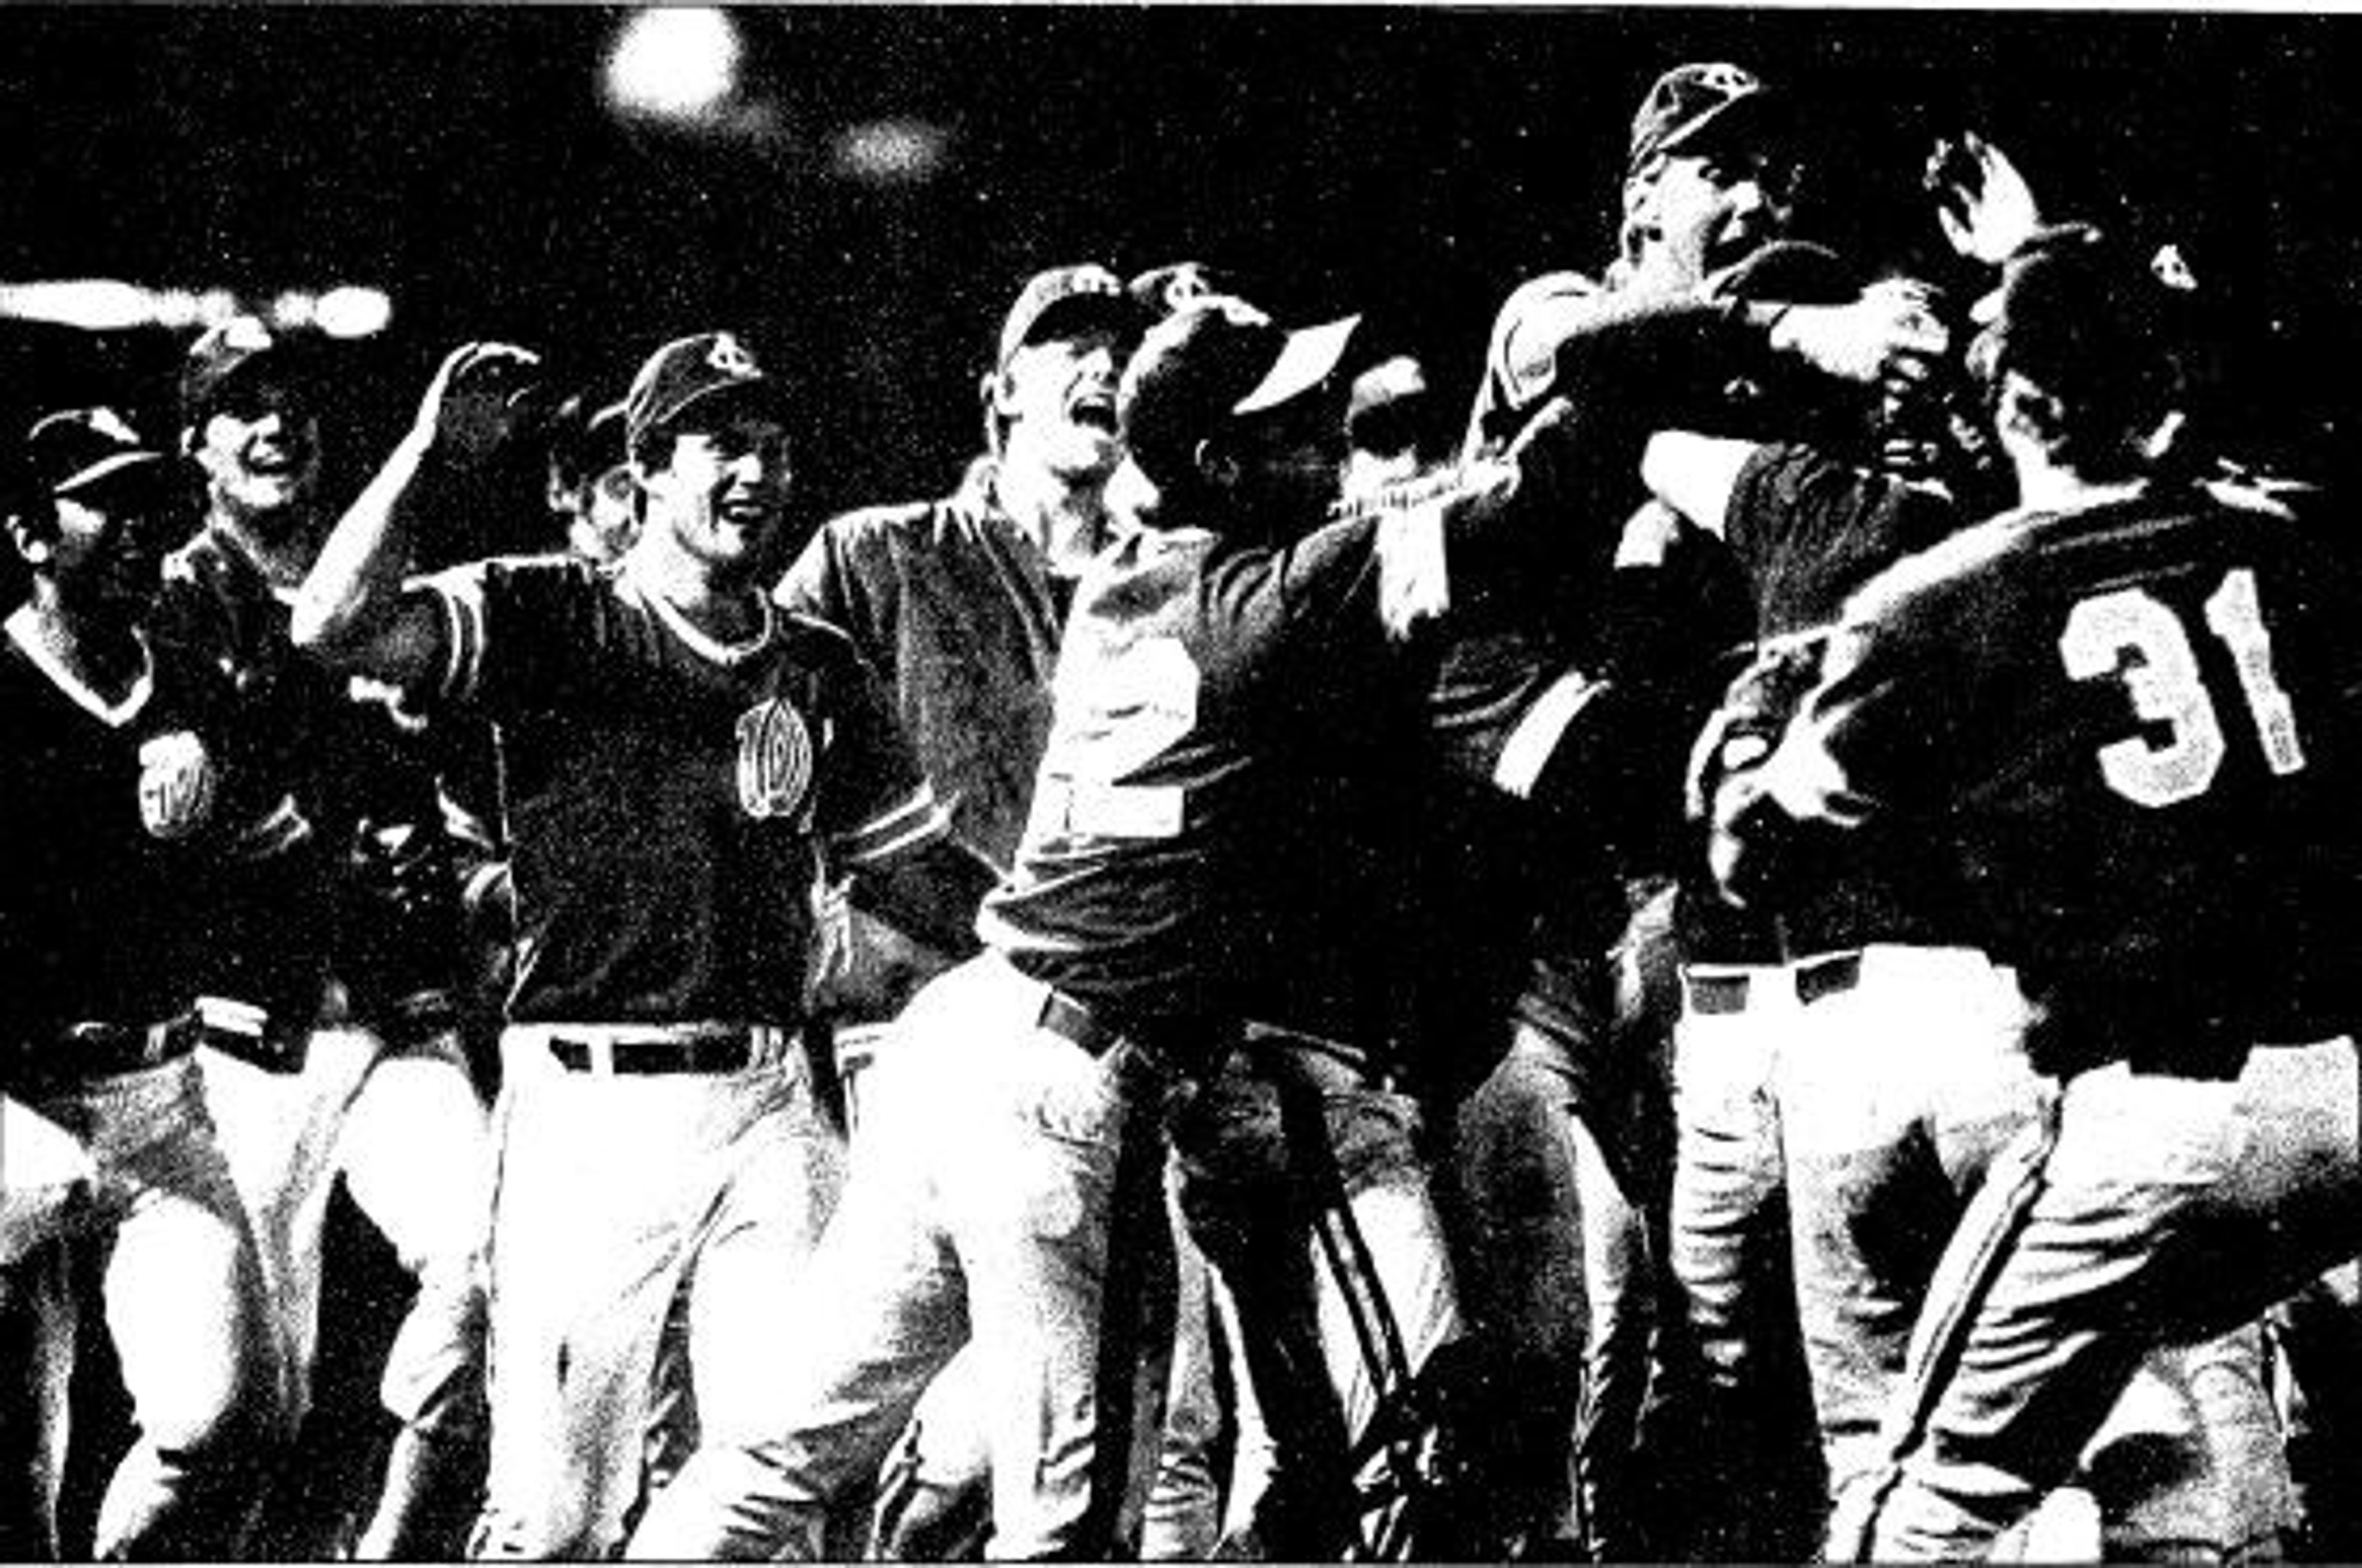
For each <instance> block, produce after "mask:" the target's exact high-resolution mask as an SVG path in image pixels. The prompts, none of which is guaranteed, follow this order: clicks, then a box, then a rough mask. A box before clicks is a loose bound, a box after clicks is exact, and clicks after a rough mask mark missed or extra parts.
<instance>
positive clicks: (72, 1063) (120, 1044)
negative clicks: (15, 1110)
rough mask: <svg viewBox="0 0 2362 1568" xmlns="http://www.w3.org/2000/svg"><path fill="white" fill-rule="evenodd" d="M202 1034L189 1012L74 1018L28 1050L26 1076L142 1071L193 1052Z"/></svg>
mask: <svg viewBox="0 0 2362 1568" xmlns="http://www.w3.org/2000/svg"><path fill="white" fill-rule="evenodd" d="M202 1034H203V1030H202V1028H201V1027H200V1025H199V1024H198V1022H197V1021H196V1019H195V1018H194V1017H193V1016H191V1015H189V1014H185V1013H184V1014H182V1015H181V1016H180V1017H177V1018H170V1019H166V1020H165V1021H163V1022H161V1023H147V1024H140V1023H108V1022H104V1021H84V1022H81V1023H70V1024H68V1025H66V1026H65V1027H64V1028H63V1029H61V1030H59V1031H58V1032H57V1033H56V1034H55V1035H53V1036H51V1037H50V1039H49V1040H47V1041H44V1042H42V1043H39V1044H38V1045H35V1046H34V1047H33V1048H32V1049H30V1050H29V1051H28V1052H27V1053H26V1055H25V1056H24V1058H23V1077H24V1079H25V1081H26V1082H27V1083H28V1085H41V1086H55V1085H61V1084H71V1083H74V1082H78V1081H81V1080H84V1079H89V1078H105V1077H116V1076H117V1075H119V1074H123V1073H136V1072H138V1071H140V1070H141V1069H142V1068H146V1067H153V1066H158V1065H159V1064H160V1063H164V1062H169V1061H171V1060H172V1059H173V1058H175V1057H178V1056H185V1055H188V1054H189V1053H190V1052H192V1051H193V1050H195V1049H196V1048H197V1043H198V1041H199V1039H200V1038H201V1037H202Z"/></svg>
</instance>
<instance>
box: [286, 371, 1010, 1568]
mask: <svg viewBox="0 0 2362 1568" xmlns="http://www.w3.org/2000/svg"><path fill="white" fill-rule="evenodd" d="M534 363H535V360H534V358H533V356H531V355H529V354H527V353H525V352H524V350H522V349H515V348H507V347H504V346H502V345H495V344H472V345H469V346H467V347H465V348H460V349H458V350H455V351H454V352H453V354H452V355H451V356H450V357H449V358H448V359H447V360H446V361H445V362H444V365H443V367H442V369H441V370H439V371H438V373H437V374H436V378H435V381H433V383H432V384H431V385H430V386H429V387H428V389H427V391H426V393H425V399H424V401H423V402H422V403H421V405H420V409H419V414H418V418H417V422H416V424H415V425H414V429H413V432H412V433H411V435H410V436H408V437H407V438H405V439H404V441H403V443H402V444H401V445H400V446H399V447H397V448H396V449H395V451H394V454H393V455H392V458H389V459H388V461H387V463H386V465H385V466H384V468H383V469H381V471H380V473H379V475H378V476H377V478H376V479H375V480H373V481H372V482H371V483H370V486H369V488H368V489H367V490H365V491H363V493H362V495H361V496H360V498H359V500H358V501H356V502H355V503H354V505H353V507H352V508H351V509H350V510H349V511H348V513H346V515H345V517H344V519H343V520H342V521H341V522H340V523H339V524H338V525H337V530H336V532H335V533H334V534H333V535H332V536H331V537H330V539H329V541H328V543H327V545H326V547H324V548H323V550H322V552H321V555H320V559H319V562H318V565H317V566H316V567H315V569H314V572H313V574H312V576H311V577H310V578H309V579H308V580H307V581H306V583H305V585H304V590H303V592H302V594H301V595H300V596H299V598H298V601H297V605H296V613H295V623H294V631H295V635H296V638H297V640H298V642H299V643H301V644H303V645H304V646H309V647H313V648H315V649H317V650H319V652H320V653H321V654H322V656H323V657H326V658H329V659H331V660H333V661H335V662H336V663H337V664H339V665H341V666H344V667H346V668H354V669H359V670H362V671H366V672H368V673H370V674H371V675H373V676H374V677H376V678H377V679H382V680H385V681H388V682H390V683H392V684H393V685H394V686H395V687H396V688H397V689H398V690H401V691H402V692H403V698H404V701H405V702H407V703H410V704H413V705H415V706H417V707H419V708H421V709H424V710H425V711H427V712H432V711H433V710H435V709H436V708H437V707H439V706H445V705H452V704H464V705H465V706H466V707H467V708H469V709H471V710H472V711H475V712H483V713H486V714H489V715H491V716H492V717H494V718H496V719H497V720H498V722H499V726H500V736H501V748H502V781H503V782H502V811H503V815H504V817H505V819H506V821H505V828H506V834H507V837H508V840H509V842H510V844H511V845H512V846H513V847H512V856H513V867H512V874H513V882H514V898H515V905H516V922H517V967H516V977H515V980H514V982H513V986H512V988H511V990H510V995H509V999H508V1019H509V1023H508V1028H507V1031H506V1032H505V1034H504V1035H503V1038H502V1071H503V1081H502V1105H501V1109H500V1114H499V1119H498V1120H499V1126H500V1151H499V1159H500V1179H499V1187H498V1193H497V1197H496V1200H495V1209H494V1214H493V1229H492V1243H491V1297H492V1327H491V1344H492V1352H491V1355H492V1368H491V1406H492V1411H493V1414H492V1462H491V1477H490V1479H489V1482H488V1489H489V1493H490V1496H489V1497H488V1500H487V1504H486V1510H485V1518H484V1520H483V1522H482V1526H481V1528H480V1531H479V1540H478V1550H479V1551H481V1552H483V1553H486V1554H490V1555H495V1556H512V1555H513V1556H524V1557H546V1556H552V1555H593V1556H595V1555H602V1554H605V1553H607V1552H609V1551H613V1549H614V1548H616V1547H617V1546H619V1545H621V1544H622V1543H623V1542H624V1540H625V1538H626V1536H627V1535H628V1534H629V1532H630V1530H631V1529H632V1525H633V1522H634V1519H635V1518H636V1517H637V1515H638V1512H639V1510H640V1508H641V1507H642V1506H643V1505H644V1503H645V1502H646V1494H647V1491H648V1488H649V1485H650V1478H649V1471H650V1470H651V1468H652V1467H653V1468H654V1469H655V1471H656V1472H657V1474H658V1475H661V1474H664V1473H667V1472H671V1471H673V1470H675V1468H676V1467H678V1473H677V1474H674V1475H673V1479H672V1485H673V1486H674V1487H679V1486H681V1485H688V1484H689V1482H690V1477H692V1476H696V1475H700V1474H710V1473H711V1472H712V1470H713V1469H714V1468H715V1467H716V1466H717V1465H718V1467H719V1468H720V1469H721V1470H722V1471H723V1474H726V1475H727V1476H728V1477H729V1478H730V1481H731V1483H732V1484H733V1485H740V1484H764V1483H767V1478H768V1476H769V1474H770V1470H771V1456H770V1455H768V1454H767V1452H763V1451H761V1450H760V1449H759V1448H758V1447H756V1437H757V1436H758V1434H762V1433H766V1432H767V1431H769V1430H771V1427H772V1425H773V1419H774V1415H775V1412H774V1409H773V1408H772V1407H771V1406H770V1405H769V1404H768V1403H767V1400H766V1398H765V1394H766V1391H767V1388H768V1386H769V1383H770V1379H769V1378H768V1377H767V1375H766V1374H765V1369H766V1368H767V1366H768V1365H769V1364H771V1363H773V1362H774V1361H776V1360H778V1359H779V1358H780V1357H781V1356H782V1354H783V1353H790V1354H792V1353H796V1346H795V1342H794V1340H793V1339H792V1337H789V1338H787V1339H782V1338H780V1337H779V1334H780V1327H781V1325H782V1324H783V1323H784V1322H785V1321H786V1320H787V1319H788V1317H789V1313H788V1308H789V1297H790V1296H791V1295H793V1294H794V1293H797V1292H800V1291H802V1290H804V1289H807V1288H809V1286H807V1283H806V1280H805V1269H804V1266H803V1265H804V1255H805V1253H807V1252H808V1251H809V1250H810V1248H811V1244H812V1242H813V1240H814V1238H815V1237H816V1236H817V1235H818V1234H819V1232H820V1229H821V1226H822V1221H823V1220H824V1219H825V1218H826V1216H827V1213H828V1211H829V1209H830V1208H831V1207H832V1205H833V1199H834V1197H835V1192H836V1188H837V1186H838V1182H839V1166H840V1163H841V1158H842V1156H841V1154H840V1150H839V1143H838V1138H837V1134H836V1133H835V1132H834V1130H833V1127H832V1126H830V1125H829V1123H828V1122H827V1121H826V1119H825V1118H824V1117H823V1116H822V1113H821V1111H820V1110H819V1108H818V1107H817V1105H816V1103H815V1101H814V1099H813V1096H812V1094H811V1085H810V1078H809V1075H808V1074H807V1072H806V1070H805V1064H804V1058H803V1055H802V1053H801V1050H800V1045H799V1044H798V1043H797V1042H798V1039H799V1035H798V1032H797V1026H798V1025H799V1024H800V1021H801V1018H802V998H801V988H802V980H803V976H804V966H805V964H806V961H807V959H808V958H809V956H810V948H811V941H812V923H811V922H812V911H811V891H812V889H813V887H814V882H815V878H817V877H819V876H821V875H822V874H823V872H824V871H825V872H826V873H827V874H830V875H833V876H838V877H842V876H844V874H846V873H852V874H854V875H855V882H854V884H853V889H852V896H853V897H854V898H855V900H858V901H860V902H862V903H864V904H865V905H867V906H869V907H871V908H874V909H877V910H879V911H881V912H884V913H886V914H887V915H889V918H891V919H893V920H895V921H896V922H899V923H905V924H907V925H908V926H909V927H910V928H911V930H912V931H914V932H915V933H918V934H919V935H920V936H921V937H922V939H923V940H926V941H929V942H932V943H935V944H941V945H944V946H945V947H948V948H951V949H953V950H956V949H957V948H958V946H959V945H960V944H962V943H963V942H964V941H966V940H969V939H968V938H967V937H966V935H965V931H966V919H967V916H968V914H969V913H970V912H971V911H973V909H974V907H975V902H976V900H977V898H978V897H979V896H980V895H981V893H982V891H983V889H984V888H985V886H986V885H987V884H988V881H989V877H988V873H987V871H986V869H985V867H983V866H982V865H981V863H979V862H977V860H976V859H975V858H974V857H973V856H969V855H967V854H966V853H965V852H963V851H960V850H958V849H957V848H956V847H955V845H952V844H950V843H949V841H948V840H947V838H946V827H947V819H946V817H945V815H944V812H943V810H942V808H941V807H940V805H938V804H937V802H936V801H935V798H934V796H933V792H932V791H931V790H929V789H928V788H927V787H926V784H925V782H924V780H923V778H922V777H921V776H920V774H919V772H918V770H917V768H916V767H915V765H914V764H913V762H912V761H911V757H910V756H909V755H908V753H907V751H906V750H905V749H904V747H903V746H902V745H901V744H900V740H899V738H898V736H897V735H896V734H895V731H894V727H893V723H892V719H891V716H890V714H889V712H888V711H887V709H886V707H885V705H884V701H883V699H882V697H881V695H880V694H879V693H877V691H876V690H874V686H873V682H872V680H871V679H870V677H869V675H868V673H867V671H866V669H865V668H864V667H863V666H862V664H861V663H860V661H859V659H858V657H856V656H855V653H854V652H853V650H852V648H851V646H849V645H848V644H847V643H846V642H845V640H844V637H843V636H842V635H840V634H838V633H836V632H834V631H833V630H830V629H828V628H826V627H823V626H822V625H820V624H817V623H814V622H811V621H806V620H803V619H800V618H797V617H792V616H789V615H787V614H784V613H781V612H780V611H778V609H777V608H776V607H775V606H774V605H773V604H772V603H771V601H770V597H769V594H768V591H767V590H768V587H769V585H770V584H771V583H772V582H773V581H775V580H776V579H777V576H778V570H779V569H780V565H781V556H782V555H783V553H784V551H785V550H786V549H787V548H789V547H792V546H793V544H794V543H795V542H796V541H795V540H794V538H793V537H792V536H790V535H789V532H788V521H787V519H788V516H789V513H788V505H789V496H790V491H791V485H792V473H793V470H792V466H791V465H792V461H793V447H792V446H791V439H790V425H789V419H790V417H791V414H792V410H791V407H790V405H789V402H788V399H787V396H786V393H785V391H784V389H783V387H782V384H781V383H780V382H779V381H777V380H776V379H774V378H773V377H772V376H771V375H770V374H768V373H767V371H766V370H764V369H763V367H762V366H761V364H760V363H759V362H758V361H757V360H756V358H755V356H754V354H753V353H752V351H751V350H749V349H748V348H746V346H745V343H744V341H743V340H742V339H741V338H740V337H737V336H736V335H734V334H732V333H728V332H708V333H702V334H699V335H696V336H693V337H684V338H680V339H678V340H675V341H673V342H671V343H668V344H667V345H665V346H664V347H663V348H659V349H658V350H657V352H656V353H655V354H653V355H652V356H650V358H649V359H648V360H647V362H646V364H645V365H644V366H643V367H642V368H641V370H640V372H639V374H638V375H637V376H636V377H635V379H634V381H633V383H632V386H631V390H630V392H629V393H628V394H627V396H626V399H625V407H626V421H625V423H626V427H627V438H628V441H629V445H630V449H631V452H632V463H633V472H634V476H635V480H636V481H637V483H638V485H639V488H640V490H641V492H642V495H643V497H644V510H645V518H646V521H645V526H644V528H643V531H642V535H641V537H640V541H639V543H638V544H637V545H636V546H635V547H634V550H633V552H632V554H631V555H630V556H628V557H627V558H625V560H624V565H623V566H622V567H621V568H620V569H616V570H614V571H604V572H602V571H600V570H598V569H593V568H591V567H590V566H589V565H588V564H587V563H584V562H580V561H573V560H568V559H564V558H535V559H522V560H491V561H484V562H480V563H476V564H473V565H470V566H467V567H462V568H457V569H451V570H449V571H447V572H444V573H440V574H436V575H435V576H432V577H427V578H424V579H420V580H414V581H413V582H410V583H408V584H406V585H405V584H404V583H403V581H402V580H401V572H402V569H403V562H404V561H405V560H406V559H407V558H408V556H409V536H410V534H411V532H412V530H413V528H414V526H415V525H416V520H417V518H418V517H420V516H421V515H423V514H429V513H433V512H434V511H435V510H436V506H437V502H438V497H443V496H447V495H448V493H449V491H448V488H447V487H448V486H449V485H451V484H453V483H455V482H458V475H457V474H456V473H455V470H456V469H464V468H465V466H466V465H467V464H468V463H469V461H471V460H473V459H475V458H480V456H481V455H482V454H483V453H484V452H485V451H487V450H489V449H490V447H491V446H493V445H495V444H496V443H497V441H498V440H499V439H501V438H502V437H503V436H505V434H506V433H507V432H508V431H509V430H510V429H512V428H513V426H514V425H515V424H516V422H517V420H518V417H519V414H520V409H521V406H522V403H523V396H522V389H523V388H524V384H525V383H526V382H527V381H529V379H530V377H531V375H532V367H533V365H534ZM824 863H825V864H824ZM748 1471H751V1474H747V1472H748ZM701 1495H702V1493H701ZM658 1496H659V1497H661V1496H662V1494H661V1493H660V1494H658Z"/></svg>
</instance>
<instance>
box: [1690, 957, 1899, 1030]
mask: <svg viewBox="0 0 2362 1568" xmlns="http://www.w3.org/2000/svg"><path fill="white" fill-rule="evenodd" d="M1860 984H1861V955H1860V953H1831V954H1828V955H1826V956H1823V957H1819V958H1806V959H1804V960H1802V961H1801V962H1798V963H1794V964H1790V965H1787V966H1784V967H1782V968H1778V969H1766V970H1763V971H1761V972H1760V973H1756V974H1700V973H1696V972H1694V971H1685V972H1683V976H1682V986H1683V991H1684V992H1685V993H1686V995H1687V996H1688V998H1689V1006H1690V1010H1691V1011H1692V1012H1696V1013H1705V1014H1709V1015H1718V1014H1727V1013H1734V1012H1744V1011H1746V1010H1747V1008H1748V1004H1749V1002H1750V1001H1758V1002H1760V1001H1767V1000H1770V999H1771V996H1772V995H1775V994H1776V995H1779V996H1783V997H1784V996H1787V995H1791V994H1793V995H1794V997H1795V999H1796V1000H1797V1002H1798V1003H1799V1004H1800V1005H1802V1006H1805V1007H1810V1006H1811V1005H1812V1004H1813V1003H1815V1002H1816V1001H1819V1000H1820V999H1822V998H1824V997H1833V996H1836V995H1838V993H1839V992H1841V991H1849V990H1851V989H1853V988H1855V987H1856V986H1858V985H1860Z"/></svg>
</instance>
